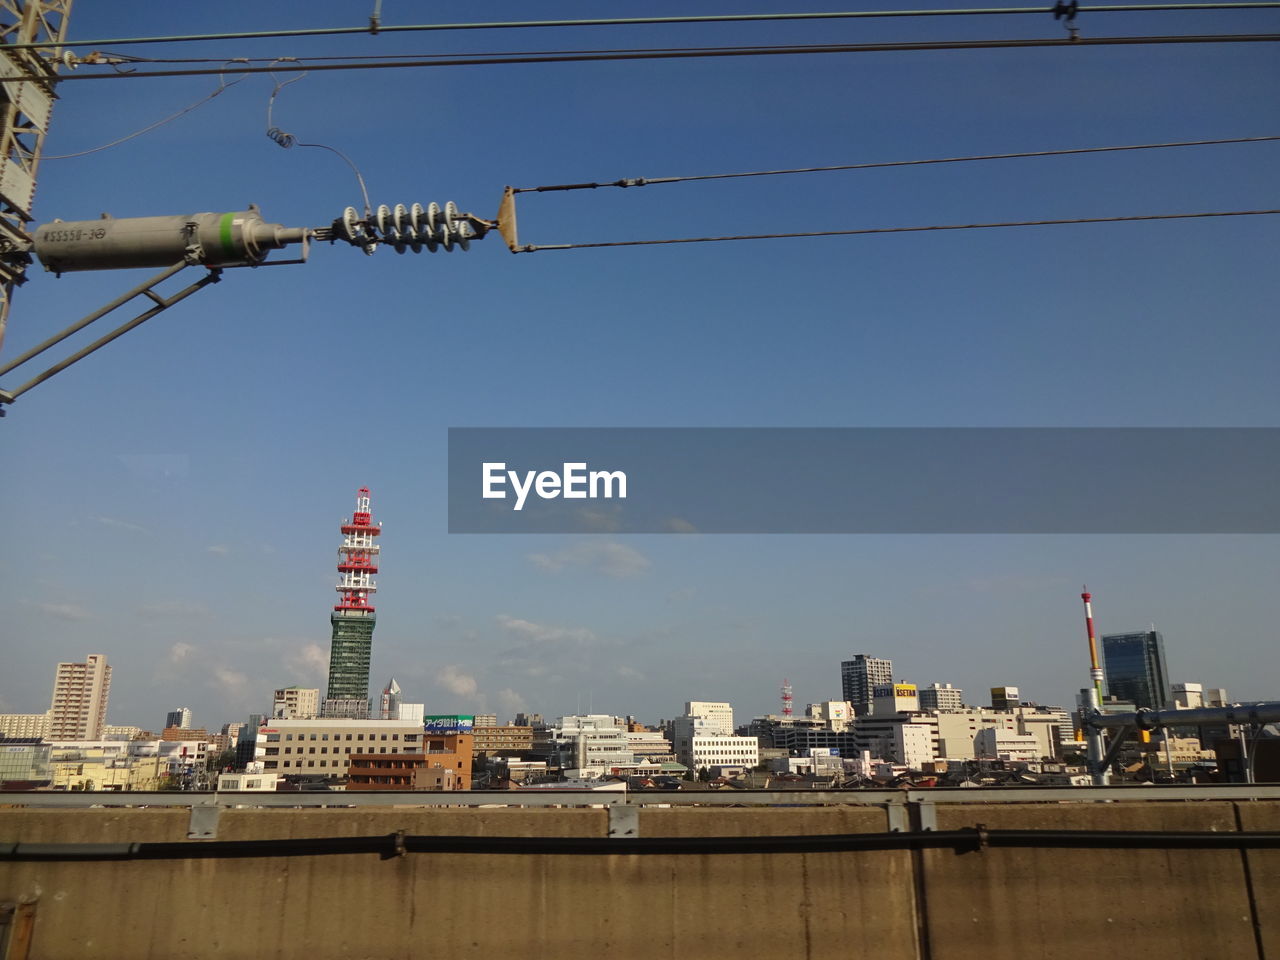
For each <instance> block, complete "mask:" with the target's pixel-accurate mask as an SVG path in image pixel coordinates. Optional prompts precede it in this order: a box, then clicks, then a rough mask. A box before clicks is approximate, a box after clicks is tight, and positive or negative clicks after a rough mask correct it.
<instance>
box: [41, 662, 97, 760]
mask: <svg viewBox="0 0 1280 960" xmlns="http://www.w3.org/2000/svg"><path fill="white" fill-rule="evenodd" d="M110 693H111V668H110V667H109V666H107V658H106V657H105V656H104V655H102V654H100V653H91V654H89V656H88V657H86V658H85V662H84V663H60V664H58V672H57V674H56V676H55V677H54V681H53V703H52V704H51V705H50V707H49V739H50V740H97V739H99V738H100V737H101V736H102V729H103V727H104V726H106V722H107V697H108V696H109V694H110Z"/></svg>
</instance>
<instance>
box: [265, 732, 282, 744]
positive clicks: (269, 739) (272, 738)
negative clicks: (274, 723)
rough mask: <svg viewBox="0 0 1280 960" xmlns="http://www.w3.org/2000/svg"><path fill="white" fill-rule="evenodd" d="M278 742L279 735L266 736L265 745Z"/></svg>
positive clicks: (269, 734)
mask: <svg viewBox="0 0 1280 960" xmlns="http://www.w3.org/2000/svg"><path fill="white" fill-rule="evenodd" d="M279 740H280V734H278V733H268V734H267V743H276V742H278V741H279Z"/></svg>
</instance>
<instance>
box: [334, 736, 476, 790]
mask: <svg viewBox="0 0 1280 960" xmlns="http://www.w3.org/2000/svg"><path fill="white" fill-rule="evenodd" d="M423 750H424V752H422V753H398V754H388V755H382V754H369V753H353V754H351V757H350V759H349V766H348V767H347V789H348V790H470V789H471V753H472V737H471V734H469V733H450V734H437V735H432V734H427V735H426V736H425V737H424V738H423Z"/></svg>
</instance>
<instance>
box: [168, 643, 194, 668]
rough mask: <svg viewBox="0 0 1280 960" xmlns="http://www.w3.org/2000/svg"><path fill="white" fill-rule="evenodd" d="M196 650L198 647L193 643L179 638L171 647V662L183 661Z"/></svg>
mask: <svg viewBox="0 0 1280 960" xmlns="http://www.w3.org/2000/svg"><path fill="white" fill-rule="evenodd" d="M195 652H196V648H195V647H194V646H193V645H192V644H190V643H187V642H185V641H183V640H179V641H178V642H177V643H175V644H174V645H173V646H171V647H170V648H169V662H170V663H174V664H178V663H182V661H184V660H186V659H187V658H188V657H190V656H191V655H192V654H193V653H195Z"/></svg>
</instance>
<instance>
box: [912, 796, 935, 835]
mask: <svg viewBox="0 0 1280 960" xmlns="http://www.w3.org/2000/svg"><path fill="white" fill-rule="evenodd" d="M915 814H916V817H915V820H916V829H917V830H922V831H923V830H937V829H938V806H937V804H935V803H934V802H933V801H932V800H917V801H916V802H915Z"/></svg>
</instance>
